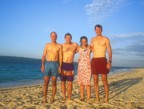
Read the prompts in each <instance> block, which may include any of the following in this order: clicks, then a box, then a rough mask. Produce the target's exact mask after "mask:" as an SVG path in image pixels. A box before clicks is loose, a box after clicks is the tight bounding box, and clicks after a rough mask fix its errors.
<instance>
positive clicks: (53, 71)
mask: <svg viewBox="0 0 144 109" xmlns="http://www.w3.org/2000/svg"><path fill="white" fill-rule="evenodd" d="M58 75H59V73H58V62H57V61H46V62H45V71H44V76H56V77H57V76H58Z"/></svg>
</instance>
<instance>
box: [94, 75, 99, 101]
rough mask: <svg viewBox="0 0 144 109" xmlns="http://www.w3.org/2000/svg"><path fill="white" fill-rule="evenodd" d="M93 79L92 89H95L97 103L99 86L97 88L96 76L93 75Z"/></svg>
mask: <svg viewBox="0 0 144 109" xmlns="http://www.w3.org/2000/svg"><path fill="white" fill-rule="evenodd" d="M93 78H94V88H95V92H96V101H97V102H98V101H99V86H98V81H99V79H98V74H94V75H93Z"/></svg>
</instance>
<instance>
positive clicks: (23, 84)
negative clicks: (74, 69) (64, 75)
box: [0, 67, 137, 89]
mask: <svg viewBox="0 0 144 109" xmlns="http://www.w3.org/2000/svg"><path fill="white" fill-rule="evenodd" d="M134 69H137V68H133V67H130V68H128V67H126V68H123V69H119V70H116V71H114V72H112V71H110V73H109V74H108V76H111V75H115V74H118V73H122V72H128V71H133V70H134ZM76 79H77V74H75V77H74V81H76ZM57 82H60V77H58V79H57ZM50 83H51V82H50ZM36 85H43V78H42V79H39V80H24V81H15V82H6V83H0V89H10V88H17V87H29V86H36Z"/></svg>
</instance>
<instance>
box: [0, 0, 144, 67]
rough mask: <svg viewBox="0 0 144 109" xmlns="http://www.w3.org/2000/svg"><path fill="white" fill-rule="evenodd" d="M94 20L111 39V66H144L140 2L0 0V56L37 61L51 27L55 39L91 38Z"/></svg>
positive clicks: (143, 9)
mask: <svg viewBox="0 0 144 109" xmlns="http://www.w3.org/2000/svg"><path fill="white" fill-rule="evenodd" d="M96 24H101V25H102V26H103V35H104V36H107V37H109V39H110V40H111V45H112V49H113V65H115V66H135V67H144V58H143V57H144V0H0V55H7V56H20V57H30V58H39V59H40V58H41V57H42V53H43V48H44V46H45V44H46V43H47V42H50V38H49V34H50V32H51V31H56V32H57V34H58V40H57V41H58V43H64V42H65V40H64V35H65V33H67V32H69V33H71V34H72V36H73V39H72V41H73V42H76V43H79V38H80V37H81V36H83V35H85V36H87V37H88V39H89V42H90V40H91V38H92V37H93V36H95V31H94V26H95V25H96ZM77 57H78V55H76V57H75V61H77Z"/></svg>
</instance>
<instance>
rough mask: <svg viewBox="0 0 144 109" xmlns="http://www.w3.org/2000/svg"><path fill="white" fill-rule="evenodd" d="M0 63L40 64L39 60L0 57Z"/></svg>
mask: <svg viewBox="0 0 144 109" xmlns="http://www.w3.org/2000/svg"><path fill="white" fill-rule="evenodd" d="M0 63H17V64H19V63H31V64H34V63H35V64H37V63H41V59H34V58H26V57H16V56H0Z"/></svg>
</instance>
